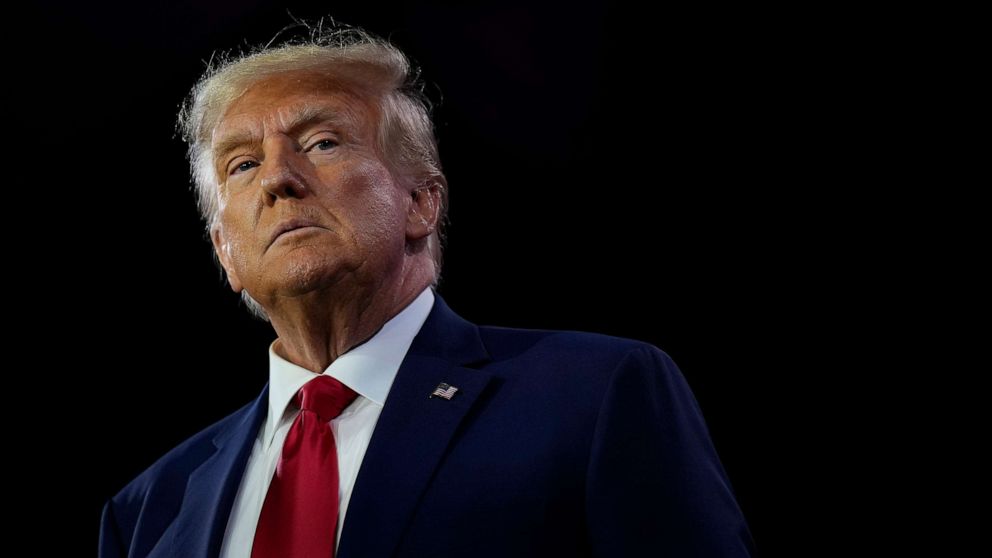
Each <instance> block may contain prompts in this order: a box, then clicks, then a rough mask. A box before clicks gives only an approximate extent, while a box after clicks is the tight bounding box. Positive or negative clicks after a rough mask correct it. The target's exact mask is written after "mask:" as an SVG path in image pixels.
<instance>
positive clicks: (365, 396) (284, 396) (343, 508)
mask: <svg viewBox="0 0 992 558" xmlns="http://www.w3.org/2000/svg"><path fill="white" fill-rule="evenodd" d="M433 305H434V293H433V290H432V289H431V287H427V288H426V289H424V291H423V292H422V293H420V295H419V296H417V298H416V299H414V301H413V302H411V303H410V304H409V305H407V307H406V308H404V309H403V310H402V311H401V312H400V313H399V314H397V315H396V316H394V317H393V318H392V319H391V320H389V321H388V322H386V323H385V325H383V326H382V328H381V329H380V330H379V331H378V332H377V333H376V334H375V335H374V336H373V337H372V338H371V339H369V340H368V341H366V342H365V343H362V344H361V345H359V346H357V347H353V348H352V349H351V350H349V351H348V352H346V353H344V354H343V355H340V356H339V357H338V358H336V359H335V360H334V362H332V363H331V365H330V366H328V367H327V370H324V372H323V373H324V374H327V375H329V376H332V377H334V378H337V379H338V380H340V381H341V382H342V383H344V384H345V385H346V386H348V387H350V388H351V389H353V390H355V391H356V392H357V393H358V397H357V398H355V400H354V401H353V402H352V403H351V404H350V405H349V406H348V407H347V408H345V410H344V411H343V412H342V413H341V415H340V416H339V417H337V418H336V419H334V420H332V421H331V431H332V432H333V433H334V441H335V444H336V446H337V454H338V477H339V486H340V488H339V494H338V502H339V503H340V508H339V511H338V530H337V534H336V543H335V549H337V544H339V543H340V542H341V527H342V525H344V520H345V513H346V512H347V510H348V501H349V500H350V499H351V490H352V488H353V487H354V486H355V477H357V476H358V469H359V467H360V466H361V464H362V458H364V457H365V450H366V449H367V448H368V445H369V440H370V439H371V438H372V431H373V429H375V424H376V422H377V421H378V420H379V413H380V412H381V411H382V406H383V404H384V403H385V401H386V395H387V394H388V393H389V388H390V387H391V386H392V385H393V378H395V377H396V372H397V370H399V367H400V363H402V362H403V358H404V357H405V356H406V352H407V349H409V348H410V344H411V343H412V342H413V338H414V337H416V335H417V333H418V332H419V331H420V327H421V326H422V325H423V324H424V322H425V321H426V320H427V315H428V314H429V313H430V311H431V307H432V306H433ZM278 342H279V340H278V339H276V340H275V341H273V342H272V344H271V345H269V407H268V408H269V410H268V414H267V416H266V418H265V420H264V422H263V423H262V425H261V427H260V428H259V433H258V438H256V440H255V445H254V447H253V448H252V452H251V457H249V459H248V464H247V467H246V469H245V474H244V476H243V477H242V479H241V486H240V487H239V489H238V494H237V496H236V497H235V499H234V505H233V506H234V507H233V508H232V509H231V516H230V517H229V518H228V523H227V531H226V532H225V534H224V543H223V545H222V546H221V551H220V558H250V557H251V547H252V543H253V542H254V538H255V526H256V525H257V523H258V517H259V515H260V514H261V512H262V503H263V502H264V501H265V494H266V493H267V492H268V489H269V482H270V481H271V480H272V476H273V474H274V473H275V470H276V465H277V464H278V462H279V455H280V454H281V452H282V445H283V442H284V441H285V440H286V435H287V434H288V432H289V427H290V426H292V424H293V420H295V419H296V415H297V414H299V412H300V411H299V409H297V408H296V406H295V405H290V402H291V401H292V399H293V396H294V395H295V394H296V392H297V391H298V390H299V389H300V388H301V387H303V385H304V384H306V383H307V382H308V381H310V380H312V379H314V378H316V377H317V374H316V373H314V372H311V371H310V370H307V369H305V368H302V367H300V366H297V365H295V364H293V363H291V362H289V361H287V360H285V359H284V358H282V357H281V356H279V355H277V354H276V352H275V350H274V347H275V345H276V343H278Z"/></svg>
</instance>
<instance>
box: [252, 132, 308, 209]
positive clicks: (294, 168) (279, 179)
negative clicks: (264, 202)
mask: <svg viewBox="0 0 992 558" xmlns="http://www.w3.org/2000/svg"><path fill="white" fill-rule="evenodd" d="M263 149H264V151H265V159H264V160H263V162H262V164H261V168H259V171H260V177H259V178H260V179H261V186H262V190H263V191H264V192H265V195H266V198H267V199H268V201H269V202H270V203H271V202H275V200H276V199H277V198H302V197H304V196H306V195H307V186H306V181H305V180H304V179H303V175H302V174H301V172H300V170H301V169H300V165H301V164H302V163H303V162H304V161H303V160H302V159H305V157H304V158H301V153H300V151H299V149H298V148H297V147H296V145H295V143H294V142H293V141H292V140H290V139H289V138H287V137H281V136H276V137H272V138H268V139H267V140H266V141H265V143H264V145H263Z"/></svg>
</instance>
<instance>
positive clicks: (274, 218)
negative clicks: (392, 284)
mask: <svg viewBox="0 0 992 558" xmlns="http://www.w3.org/2000/svg"><path fill="white" fill-rule="evenodd" d="M375 111H376V108H375V107H374V105H373V104H372V103H371V102H365V101H362V100H359V99H357V98H355V97H353V96H351V95H349V94H347V93H345V92H343V91H341V90H340V89H337V88H334V87H331V86H329V85H328V84H327V81H326V78H323V79H322V78H321V77H320V76H318V75H316V74H313V73H308V72H289V73H283V74H279V75H277V76H274V77H270V78H266V79H264V80H263V81H261V82H258V83H256V84H255V85H254V86H253V87H252V88H250V89H249V90H248V91H247V92H246V93H245V94H244V95H242V96H241V97H240V98H238V100H236V101H235V102H234V103H233V104H232V105H231V106H230V107H229V108H228V110H227V112H226V113H225V114H224V116H223V117H222V118H221V120H220V123H219V124H218V125H217V127H216V128H215V129H214V133H213V139H212V147H213V156H214V168H215V169H216V172H217V176H218V179H219V182H220V186H219V196H220V226H219V228H217V229H216V230H215V231H213V233H212V240H213V242H214V247H215V248H216V249H217V252H218V255H219V256H220V259H221V263H222V264H223V265H224V268H225V269H226V270H227V273H228V277H229V279H230V282H231V286H232V288H233V289H234V290H235V291H236V292H240V291H241V289H242V288H244V289H247V290H248V292H249V294H251V295H252V297H253V298H255V299H256V300H259V301H260V302H262V301H265V300H273V297H279V296H285V297H292V296H297V295H300V294H304V293H307V292H310V291H312V290H315V289H319V288H322V287H325V286H328V285H330V284H333V283H339V282H342V281H344V282H346V283H347V282H358V283H360V284H361V283H365V284H375V283H377V282H378V283H381V282H383V281H387V280H389V278H390V277H396V276H397V274H398V273H399V269H400V267H401V264H402V258H403V252H404V246H405V239H406V234H405V225H406V223H407V213H408V211H409V207H410V203H411V202H410V199H411V195H410V190H408V189H407V188H406V187H405V186H403V185H402V184H400V183H398V182H395V181H394V180H393V179H392V177H391V176H390V174H389V172H388V170H387V168H386V166H385V163H384V162H383V161H382V160H381V159H380V158H379V156H378V155H377V153H376V150H375V149H374V147H373V142H374V139H375V126H376V121H377V113H376V112H375ZM305 113H309V115H310V116H311V117H312V116H314V115H315V114H316V115H317V117H316V119H305V120H303V121H300V116H301V115H304V114H305ZM318 113H319V114H318ZM232 138H241V139H243V140H245V141H232ZM225 146H226V147H225ZM286 228H292V230H291V231H290V232H283V233H282V234H279V232H280V231H281V230H283V229H286Z"/></svg>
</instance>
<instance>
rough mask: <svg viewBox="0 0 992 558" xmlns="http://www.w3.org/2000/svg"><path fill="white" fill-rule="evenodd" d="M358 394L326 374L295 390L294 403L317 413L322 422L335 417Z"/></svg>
mask: <svg viewBox="0 0 992 558" xmlns="http://www.w3.org/2000/svg"><path fill="white" fill-rule="evenodd" d="M356 397H358V394H357V393H355V391H354V390H352V389H351V388H349V387H348V386H346V385H344V384H343V383H341V381H340V380H338V379H336V378H332V377H331V376H328V375H326V374H322V375H320V376H317V377H316V378H314V379H312V380H310V381H309V382H307V383H306V384H305V385H304V386H303V387H302V388H300V391H298V392H296V404H297V406H299V408H300V409H301V410H304V411H313V412H314V413H317V416H318V417H320V420H322V421H324V422H328V421H331V420H333V419H335V418H337V416H338V415H340V414H341V411H344V409H345V407H347V406H348V405H350V404H351V402H352V401H354V400H355V398H356Z"/></svg>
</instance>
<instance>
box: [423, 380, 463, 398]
mask: <svg viewBox="0 0 992 558" xmlns="http://www.w3.org/2000/svg"><path fill="white" fill-rule="evenodd" d="M456 393H458V388H456V387H455V386H452V385H448V384H446V383H444V382H441V383H440V384H438V385H437V387H436V388H434V392H433V393H431V396H430V398H433V397H434V396H435V395H436V396H438V397H443V398H445V399H447V400H449V401H450V400H451V398H452V397H454V396H455V394H456Z"/></svg>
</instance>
